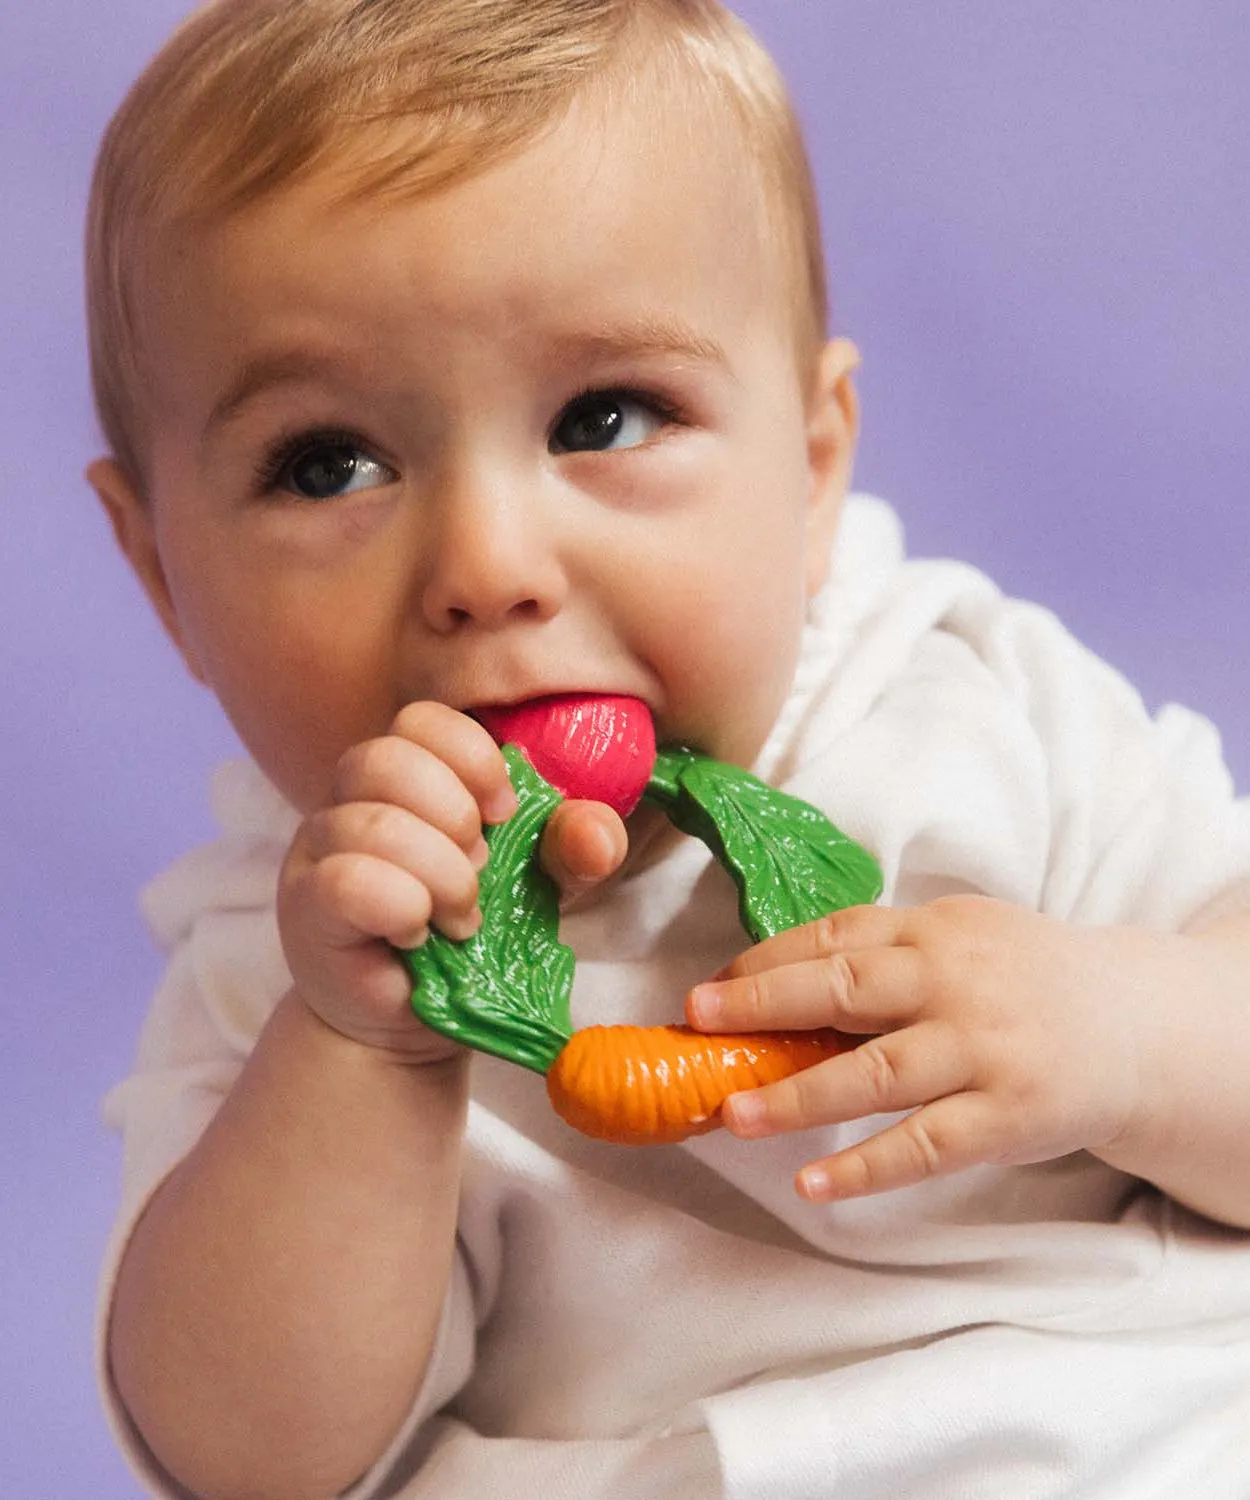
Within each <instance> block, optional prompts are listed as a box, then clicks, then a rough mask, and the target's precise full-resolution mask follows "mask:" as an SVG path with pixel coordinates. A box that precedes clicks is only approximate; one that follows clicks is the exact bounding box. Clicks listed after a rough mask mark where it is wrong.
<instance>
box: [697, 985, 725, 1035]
mask: <svg viewBox="0 0 1250 1500" xmlns="http://www.w3.org/2000/svg"><path fill="white" fill-rule="evenodd" d="M722 1009H723V1007H722V1005H721V998H720V995H719V994H718V993H717V991H716V990H714V989H713V988H712V987H711V986H710V985H706V984H697V985H695V987H694V989H692V990H691V991H690V1014H691V1016H692V1018H693V1019H694V1022H695V1024H696V1025H698V1026H715V1025H716V1023H717V1021H718V1020H719V1019H720V1016H721V1011H722Z"/></svg>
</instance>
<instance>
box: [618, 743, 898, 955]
mask: <svg viewBox="0 0 1250 1500" xmlns="http://www.w3.org/2000/svg"><path fill="white" fill-rule="evenodd" d="M647 797H648V798H649V799H650V800H651V801H654V802H656V803H658V804H659V805H660V806H661V807H662V808H663V809H664V811H665V812H666V813H667V814H668V816H669V817H670V818H671V819H672V821H673V822H674V823H675V824H676V825H677V827H678V828H680V829H681V830H682V831H683V833H688V834H693V835H694V837H695V838H698V839H701V840H702V841H703V842H704V843H705V844H706V845H707V846H708V848H709V849H710V850H711V851H712V853H713V854H714V855H715V856H716V858H717V859H718V860H719V861H720V863H721V864H722V865H724V867H725V869H727V870H728V871H729V873H730V875H732V876H733V879H734V882H735V884H736V885H737V887H738V900H739V910H740V913H741V917H742V925H743V927H744V928H745V929H746V932H747V934H748V935H749V937H750V938H751V940H752V941H753V942H756V943H758V942H762V941H763V940H764V938H766V937H772V936H773V935H774V934H775V933H778V932H784V931H785V930H786V929H787V928H790V927H799V926H801V925H802V924H803V923H804V922H812V921H815V920H816V918H817V917H823V916H825V915H826V914H827V913H828V912H831V911H840V910H841V909H842V908H843V907H847V906H865V905H868V904H869V903H871V902H873V901H875V900H876V899H877V897H878V896H879V895H880V894H881V886H882V881H881V870H880V867H879V866H878V864H877V862H876V860H875V859H873V857H872V855H871V854H869V853H868V851H867V850H866V849H864V848H862V847H861V846H860V845H859V844H857V843H855V841H854V840H853V839H850V838H848V837H847V836H846V834H844V833H843V832H842V831H841V830H840V829H838V828H835V827H834V825H833V824H832V823H831V822H830V821H829V819H828V818H827V817H826V816H825V815H824V813H822V812H820V811H819V810H818V809H817V808H814V807H812V806H810V805H809V804H808V803H806V802H803V801H801V800H800V799H799V798H797V797H792V796H790V795H789V793H787V792H781V791H778V790H777V789H776V788H775V787H770V786H768V785H767V783H765V782H763V781H761V780H760V779H759V777H758V776H754V775H752V773H751V772H750V771H744V770H742V769H741V767H739V766H731V765H726V764H725V763H723V762H722V761H717V760H711V759H710V758H709V757H708V756H705V755H699V754H698V753H697V752H695V751H693V750H687V749H685V748H684V747H678V748H670V749H665V750H662V751H661V752H660V754H659V755H658V756H657V757H656V764H655V770H654V771H653V773H652V777H651V781H650V783H649V784H648V787H647Z"/></svg>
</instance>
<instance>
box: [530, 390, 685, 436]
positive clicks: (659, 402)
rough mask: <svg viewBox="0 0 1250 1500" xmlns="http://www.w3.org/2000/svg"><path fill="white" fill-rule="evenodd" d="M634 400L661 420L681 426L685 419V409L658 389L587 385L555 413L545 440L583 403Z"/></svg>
mask: <svg viewBox="0 0 1250 1500" xmlns="http://www.w3.org/2000/svg"><path fill="white" fill-rule="evenodd" d="M612 400H621V401H636V402H637V403H638V404H639V405H640V406H646V407H650V409H651V410H652V411H653V412H654V413H655V415H656V416H657V417H659V418H660V419H661V421H663V422H666V423H673V424H674V425H677V426H681V425H684V424H685V422H686V421H687V417H686V413H685V411H684V410H683V409H682V408H681V407H680V406H679V405H678V404H677V403H676V402H674V401H670V400H669V399H668V398H667V397H665V396H661V395H660V394H659V392H658V391H644V390H641V389H639V388H638V387H636V386H631V385H589V386H587V387H586V389H585V390H584V391H582V392H581V394H580V395H577V396H573V397H572V398H571V399H570V400H568V401H566V402H565V403H564V405H563V406H562V407H561V408H560V410H559V412H557V414H556V419H555V421H554V422H553V423H552V424H551V428H550V431H549V432H548V435H547V440H548V442H550V440H551V437H552V436H553V435H554V433H555V430H556V428H557V427H559V425H560V423H561V422H563V421H564V419H565V418H566V417H567V416H568V415H569V414H570V413H571V412H574V411H576V410H577V409H578V407H580V406H583V405H592V404H593V403H594V402H596V401H612Z"/></svg>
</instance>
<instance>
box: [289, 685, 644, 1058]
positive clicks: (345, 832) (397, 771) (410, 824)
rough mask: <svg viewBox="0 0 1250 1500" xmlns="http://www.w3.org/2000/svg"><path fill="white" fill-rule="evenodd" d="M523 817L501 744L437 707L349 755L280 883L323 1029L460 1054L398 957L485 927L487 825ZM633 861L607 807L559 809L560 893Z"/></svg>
mask: <svg viewBox="0 0 1250 1500" xmlns="http://www.w3.org/2000/svg"><path fill="white" fill-rule="evenodd" d="M515 810H516V796H515V793H514V792H513V790H512V786H511V783H510V782H509V780H508V771H507V766H506V764H505V762H504V758H503V755H502V753H501V752H500V750H499V748H498V747H497V746H496V744H495V742H494V741H493V740H492V739H491V737H490V735H489V734H487V732H486V730H485V729H483V728H482V726H481V725H480V724H478V723H477V722H476V721H475V720H473V719H471V718H469V717H468V716H467V715H465V714H462V713H458V712H457V711H456V710H454V709H451V708H448V707H446V706H445V705H443V704H440V703H414V704H411V705H409V707H407V708H405V709H404V710H403V712H402V713H400V714H399V716H398V717H397V718H396V720H395V722H394V724H393V725H392V726H391V729H390V732H389V733H388V734H386V735H383V736H382V737H381V738H379V739H375V740H368V741H366V742H364V743H363V744H360V745H356V746H354V747H353V748H352V749H351V750H349V751H348V752H347V753H346V754H345V755H344V756H343V758H342V759H341V760H340V761H339V763H338V766H337V767H336V769H335V774H334V779H333V784H332V787H331V791H330V795H329V797H328V799H327V801H326V804H325V806H323V807H322V808H320V809H319V810H318V811H317V812H315V813H313V814H311V816H309V817H308V818H306V819H305V821H304V823H303V824H302V825H301V827H300V830H299V832H298V833H297V834H296V836H295V839H294V841H293V842H292V845H291V848H290V851H289V852H288V854H287V858H286V861H285V863H284V865H283V869H282V875H281V879H280V882H279V888H278V922H279V927H280V929H281V934H282V943H283V948H284V950H285V952H286V957H287V962H288V964H289V966H290V969H291V973H292V976H293V977H294V980H295V987H296V989H297V990H298V992H299V994H300V995H301V996H302V998H303V999H304V1001H305V1002H306V1003H307V1004H308V1005H309V1006H311V1007H312V1009H313V1010H314V1011H315V1012H316V1013H317V1014H318V1015H319V1016H320V1017H321V1019H322V1020H323V1021H325V1022H326V1023H327V1025H329V1026H332V1027H333V1028H334V1029H335V1030H336V1031H339V1032H342V1033H343V1034H344V1035H346V1036H349V1037H352V1038H354V1039H355V1040H357V1041H360V1042H362V1043H365V1044H366V1045H368V1046H374V1047H381V1048H386V1049H389V1050H394V1051H397V1052H400V1053H403V1054H405V1055H407V1056H411V1057H412V1058H413V1059H414V1060H426V1059H434V1058H437V1057H443V1056H447V1055H449V1054H451V1053H452V1052H454V1051H455V1046H454V1044H453V1043H451V1042H448V1041H446V1040H445V1039H444V1038H442V1037H439V1036H437V1035H436V1034H435V1033H433V1032H432V1031H430V1030H428V1029H427V1028H426V1027H424V1026H422V1025H421V1024H420V1022H419V1021H418V1020H417V1018H416V1016H415V1015H414V1014H413V1011H412V1008H411V1005H410V996H411V988H412V981H411V979H410V977H409V975H408V973H407V971H406V970H405V968H404V967H403V965H402V964H401V963H400V962H399V960H398V959H397V957H396V955H395V953H394V951H393V950H394V948H417V947H420V945H421V944H422V943H424V941H425V939H426V937H427V935H428V933H429V930H430V927H431V926H434V927H437V928H438V929H439V930H440V931H441V932H443V933H444V934H445V935H446V936H447V937H450V938H467V937H470V936H472V934H473V933H474V932H476V931H477V928H478V926H479V925H480V923H481V913H480V911H479V909H478V905H477V899H478V880H477V877H478V872H479V871H480V870H481V868H482V866H483V865H484V864H485V862H486V857H487V848H486V841H485V839H484V837H483V835H482V825H483V823H503V822H506V821H507V820H508V818H510V817H511V816H512V814H513V812H514V811H515ZM624 852H625V834H624V827H623V825H622V824H621V822H620V819H619V818H617V816H616V814H615V813H613V812H612V811H611V809H610V808H606V807H603V806H602V805H601V804H598V803H576V802H570V803H565V804H561V806H560V807H559V808H557V809H556V812H555V813H553V815H552V817H551V819H550V822H549V824H548V828H547V830H546V833H545V835H544V839H543V849H542V857H543V863H544V865H545V866H546V868H547V869H548V871H549V872H550V873H551V874H552V876H553V877H554V878H555V879H556V881H557V883H558V884H560V885H561V886H562V887H563V888H565V889H577V888H581V887H584V886H585V885H587V884H591V883H593V882H594V881H596V880H600V879H602V878H604V877H605V876H606V875H608V874H611V873H612V871H613V870H614V869H615V868H616V866H617V865H618V864H619V863H620V861H621V859H622V858H623V857H624Z"/></svg>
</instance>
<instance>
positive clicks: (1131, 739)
mask: <svg viewBox="0 0 1250 1500" xmlns="http://www.w3.org/2000/svg"><path fill="white" fill-rule="evenodd" d="M949 624H950V625H951V626H952V627H953V628H954V629H955V630H956V632H957V633H958V634H961V635H963V636H964V638H965V639H968V640H969V641H970V643H971V644H972V645H973V648H974V650H976V651H977V652H978V654H979V655H980V656H981V658H982V660H983V661H984V662H985V664H986V666H987V667H988V668H989V669H990V670H991V672H993V673H994V675H995V676H996V677H997V678H998V680H999V681H1000V682H1001V683H1003V684H1005V685H1006V687H1007V688H1008V690H1009V692H1010V693H1011V694H1012V695H1013V696H1014V697H1015V698H1016V700H1017V701H1018V702H1019V703H1020V705H1021V706H1022V708H1023V710H1024V712H1025V714H1026V715H1027V717H1028V720H1029V722H1030V724H1031V725H1032V727H1033V730H1034V732H1035V733H1036V735H1037V737H1038V740H1039V742H1040V744H1041V747H1042V750H1043V754H1044V757H1045V763H1046V765H1047V767H1048V771H1047V775H1048V786H1047V789H1046V790H1047V796H1048V799H1049V805H1050V819H1049V822H1050V830H1051V832H1050V849H1049V857H1048V861H1047V873H1046V879H1045V885H1044V889H1043V892H1042V909H1043V910H1044V911H1047V912H1049V913H1051V914H1052V915H1054V916H1058V917H1062V918H1064V919H1066V920H1069V921H1075V922H1080V923H1086V924H1091V925H1092V924H1110V923H1133V924H1136V925H1141V926H1146V927H1153V928H1157V929H1162V930H1170V931H1179V930H1180V929H1182V928H1184V927H1186V926H1189V925H1191V924H1193V923H1195V922H1197V921H1200V920H1203V919H1209V918H1210V917H1211V916H1213V915H1215V914H1218V913H1222V912H1225V911H1233V910H1237V909H1241V908H1246V909H1250V799H1246V798H1240V799H1239V798H1238V797H1237V796H1236V793H1235V790H1234V787H1233V781H1232V777H1231V775H1230V774H1229V771H1228V769H1227V767H1226V765H1225V764H1224V760H1223V757H1222V753H1221V745H1220V738H1219V735H1218V734H1217V732H1216V730H1215V728H1214V727H1213V726H1212V725H1211V724H1210V723H1209V722H1208V721H1207V720H1206V719H1204V718H1202V717H1201V716H1199V715H1198V714H1195V713H1192V712H1190V711H1188V710H1187V709H1183V708H1179V707H1176V706H1174V705H1169V706H1167V707H1165V708H1164V709H1163V710H1162V711H1161V712H1159V713H1158V714H1157V715H1153V716H1152V715H1151V714H1150V713H1149V712H1148V711H1147V709H1146V707H1145V705H1144V704H1143V702H1142V699H1141V697H1140V696H1139V694H1138V693H1137V692H1136V690H1135V689H1134V688H1133V687H1132V686H1131V685H1130V684H1129V683H1128V682H1127V681H1126V679H1125V678H1124V677H1122V676H1121V675H1120V674H1119V673H1118V672H1116V671H1115V670H1114V669H1113V668H1112V667H1110V666H1108V665H1107V664H1106V663H1105V662H1103V661H1102V660H1100V659H1099V658H1098V657H1097V656H1095V655H1094V654H1093V653H1092V652H1090V651H1088V650H1087V649H1086V648H1085V647H1084V646H1082V645H1081V644H1080V643H1079V642H1078V641H1076V640H1075V639H1074V638H1073V637H1072V636H1071V635H1070V634H1069V633H1068V632H1067V631H1066V630H1065V629H1064V628H1063V627H1062V626H1061V625H1060V624H1059V622H1058V621H1057V620H1056V619H1055V618H1054V616H1053V615H1051V614H1050V613H1049V612H1048V611H1046V610H1044V609H1040V608H1038V607H1036V606H1033V605H1029V604H1020V603H1013V602H1005V601H1002V600H1001V599H1000V600H998V601H990V600H987V599H986V598H984V597H981V598H979V599H977V600H974V601H970V603H969V605H968V606H967V608H966V610H964V611H961V610H960V609H959V608H956V609H955V610H954V611H953V612H952V616H951V618H950V621H949Z"/></svg>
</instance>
